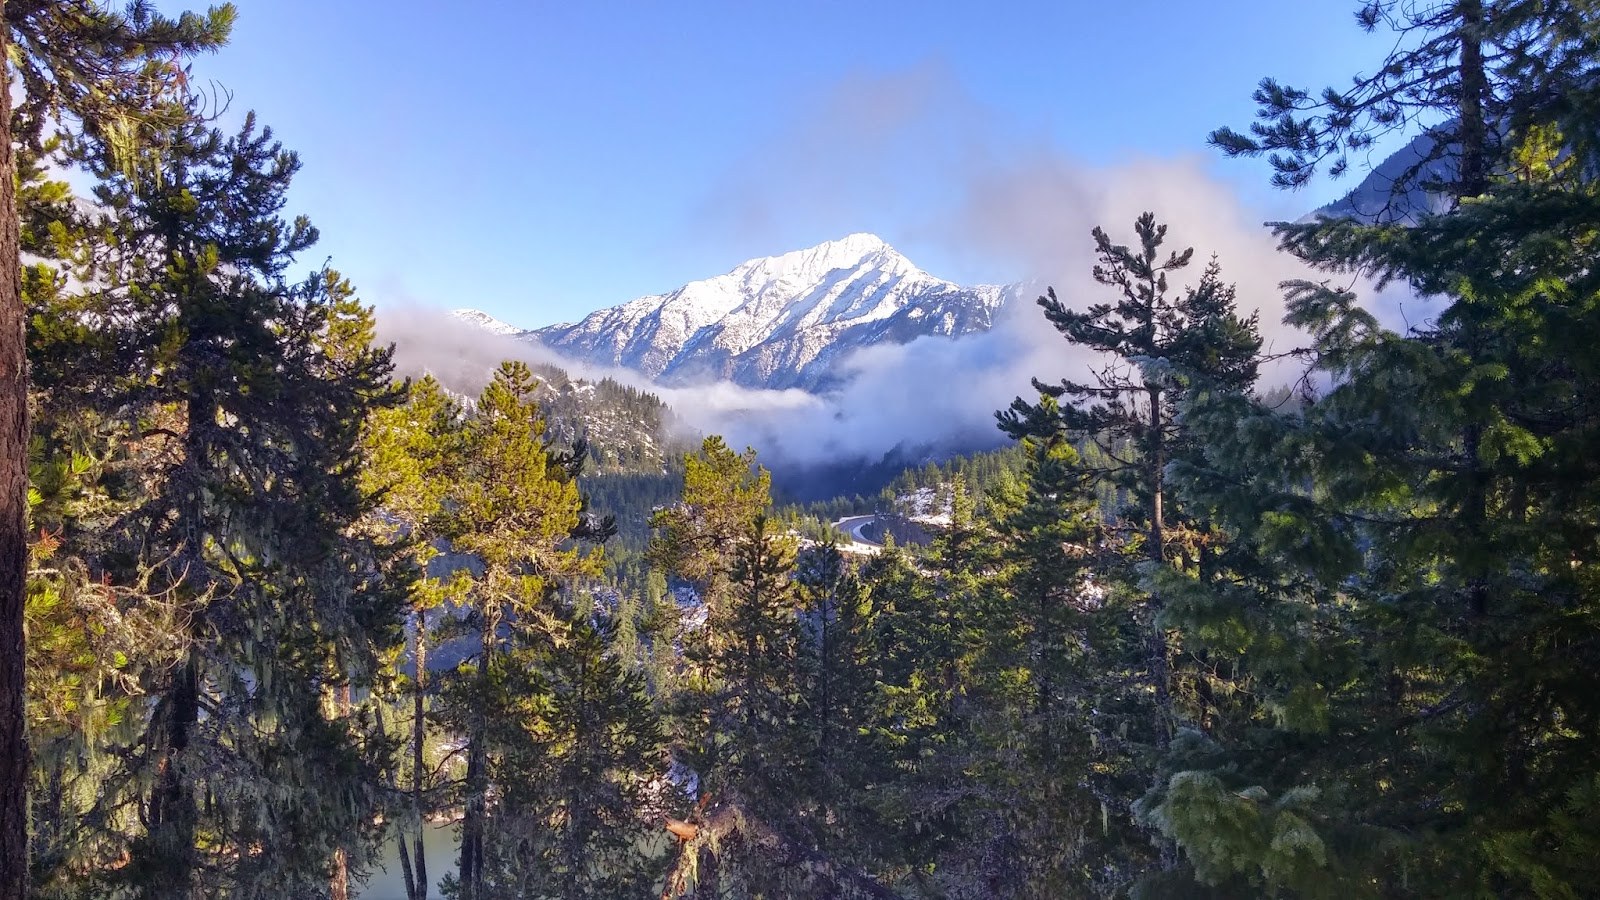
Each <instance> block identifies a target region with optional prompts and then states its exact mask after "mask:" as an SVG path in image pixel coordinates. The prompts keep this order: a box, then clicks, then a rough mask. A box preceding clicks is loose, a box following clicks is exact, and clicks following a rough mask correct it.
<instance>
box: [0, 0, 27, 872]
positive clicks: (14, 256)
mask: <svg viewBox="0 0 1600 900" xmlns="http://www.w3.org/2000/svg"><path fill="white" fill-rule="evenodd" d="M5 12H6V10H5V4H4V0H0V50H4V49H8V46H9V40H8V36H9V34H10V29H9V27H8V26H7V24H6V20H5ZM6 59H7V55H6V54H0V66H3V67H4V68H0V73H3V74H4V79H3V81H4V85H3V89H0V898H20V897H23V896H25V895H26V894H27V888H28V768H29V761H28V734H27V721H26V717H25V713H26V698H27V648H26V646H25V644H24V640H23V634H22V601H23V591H24V589H25V586H26V577H27V566H28V538H27V518H26V517H27V497H28V464H27V463H28V352H27V345H26V341H25V340H24V337H23V335H24V331H23V321H24V317H23V310H22V276H21V272H20V267H21V257H20V252H21V248H20V242H21V238H20V235H19V225H18V222H17V193H16V186H15V184H14V173H15V171H16V162H15V160H14V159H13V157H12V152H11V71H10V65H9V64H8V63H6V61H5V60H6Z"/></svg>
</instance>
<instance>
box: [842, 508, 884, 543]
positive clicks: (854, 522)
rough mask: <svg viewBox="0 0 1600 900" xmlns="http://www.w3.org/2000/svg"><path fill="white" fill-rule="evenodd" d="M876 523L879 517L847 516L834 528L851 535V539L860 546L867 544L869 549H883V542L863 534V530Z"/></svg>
mask: <svg viewBox="0 0 1600 900" xmlns="http://www.w3.org/2000/svg"><path fill="white" fill-rule="evenodd" d="M876 521H878V517H877V516H875V515H874V516H846V517H845V518H843V519H840V520H839V521H837V522H835V523H833V527H835V528H837V529H839V530H840V531H842V532H844V533H845V534H848V535H850V539H851V540H852V541H855V542H856V543H858V544H866V545H867V546H869V547H882V546H883V544H882V543H881V542H879V541H875V540H873V539H871V538H869V537H867V536H866V535H864V534H862V533H861V529H863V528H865V527H867V526H868V525H871V524H873V523H874V522H876Z"/></svg>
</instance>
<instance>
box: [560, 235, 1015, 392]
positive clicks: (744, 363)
mask: <svg viewBox="0 0 1600 900" xmlns="http://www.w3.org/2000/svg"><path fill="white" fill-rule="evenodd" d="M1001 301H1002V298H1001V289H1000V288H997V287H974V288H963V287H961V286H959V285H956V284H952V283H950V282H948V281H943V280H941V279H938V278H935V277H933V276H932V275H929V274H928V273H926V272H924V271H922V270H921V269H919V268H917V267H916V266H915V265H913V264H912V262H911V261H910V260H909V259H907V258H906V257H904V256H902V255H901V254H900V253H899V252H898V251H896V250H895V249H894V248H893V247H891V246H889V245H888V244H887V243H885V242H884V240H883V239H882V238H880V237H878V236H877V235H874V234H867V233H857V234H851V235H846V236H845V237H842V238H839V239H838V240H832V241H827V242H825V243H822V244H818V245H817V246H815V247H808V248H806V249H803V250H793V251H790V252H788V253H783V254H779V255H777V256H765V257H760V258H758V259H752V260H748V261H746V262H743V263H741V264H739V265H738V266H735V267H734V268H733V269H732V270H731V271H729V272H726V273H724V274H722V275H717V276H714V277H711V278H706V279H702V280H700V281H692V282H690V283H688V284H686V285H684V286H683V287H681V288H678V289H677V290H675V291H671V292H668V293H665V294H655V295H651V296H648V297H640V298H638V299H637V300H633V301H630V302H628V303H625V304H622V305H620V306H614V307H611V308H610V309H603V310H600V311H598V312H595V313H592V314H590V315H589V316H587V317H586V318H584V320H583V321H581V322H578V323H576V324H561V325H552V326H549V327H548V328H541V329H538V330H537V331H534V332H531V333H530V334H531V336H532V337H534V338H536V339H537V340H539V341H541V342H542V343H544V344H546V345H548V346H551V347H554V348H556V349H558V350H561V351H562V352H565V353H568V354H571V355H575V356H578V357H579V358H583V359H587V360H590V361H593V362H596V363H600V364H604V365H620V366H626V367H628V368H632V369H636V370H638V371H640V372H643V373H645V374H646V375H649V376H651V377H653V378H660V379H662V380H664V381H667V382H677V383H682V382H690V381H698V380H706V379H719V378H721V379H731V380H733V381H736V382H738V383H740V384H744V385H749V386H760V387H794V386H802V387H807V388H819V387H823V386H826V385H827V384H828V383H829V381H830V379H831V378H832V376H833V374H834V373H833V367H834V364H835V363H836V362H838V361H839V360H841V359H842V358H843V357H844V356H845V355H847V354H848V353H849V351H850V350H852V349H855V348H859V347H863V346H867V345H870V344H876V343H883V342H889V343H905V342H906V341H909V340H912V339H914V338H917V337H922V336H929V335H939V336H944V337H954V336H956V335H960V334H965V333H968V332H972V331H982V330H984V329H987V328H988V327H989V326H990V324H991V323H992V321H993V314H994V312H995V310H996V309H998V307H999V305H1000V303H1001Z"/></svg>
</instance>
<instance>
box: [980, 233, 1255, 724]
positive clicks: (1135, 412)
mask: <svg viewBox="0 0 1600 900" xmlns="http://www.w3.org/2000/svg"><path fill="white" fill-rule="evenodd" d="M1134 232H1135V234H1136V235H1137V236H1138V238H1139V244H1138V246H1137V247H1132V248H1130V247H1128V246H1125V245H1121V244H1113V243H1112V241H1111V239H1110V237H1109V236H1107V234H1106V233H1105V231H1103V230H1101V229H1100V228H1095V229H1094V233H1093V234H1094V240H1095V249H1096V253H1097V256H1098V259H1099V263H1098V264H1097V265H1096V266H1095V267H1094V278H1095V280H1096V281H1097V282H1099V283H1100V284H1102V285H1105V286H1107V287H1110V288H1113V289H1114V290H1115V291H1116V292H1117V294H1118V295H1119V298H1118V300H1117V301H1116V303H1115V304H1114V305H1113V304H1111V303H1097V304H1094V305H1092V306H1090V307H1089V308H1088V309H1087V310H1085V311H1083V312H1078V311H1075V310H1073V309H1071V308H1069V307H1068V306H1067V305H1066V304H1064V303H1063V302H1062V301H1061V300H1060V299H1059V298H1058V297H1056V294H1055V291H1054V289H1051V290H1050V291H1049V292H1048V293H1047V294H1046V295H1045V296H1043V297H1040V298H1039V305H1040V306H1041V307H1042V308H1043V309H1044V313H1045V317H1046V318H1047V319H1049V321H1050V323H1051V324H1052V325H1054V326H1055V328H1056V329H1057V330H1058V331H1060V332H1061V334H1062V336H1063V337H1065V338H1066V339H1067V340H1068V341H1070V342H1071V343H1074V344H1077V345H1080V346H1083V347H1087V348H1089V349H1091V350H1096V351H1099V352H1100V353H1102V354H1104V355H1105V356H1106V357H1107V360H1106V364H1105V366H1104V367H1103V368H1101V369H1100V370H1098V371H1097V372H1096V373H1095V378H1094V382H1093V383H1084V382H1075V381H1071V380H1067V379H1064V380H1062V381H1061V383H1060V384H1058V385H1046V384H1042V383H1039V382H1038V381H1035V386H1036V387H1037V388H1038V389H1039V391H1040V392H1041V394H1043V395H1044V396H1045V397H1046V398H1048V399H1049V400H1050V403H1049V404H1048V405H1047V404H1045V403H1043V402H1041V403H1028V402H1026V401H1024V400H1022V399H1021V398H1018V399H1017V400H1015V401H1013V403H1012V404H1011V408H1010V409H1008V410H1004V411H1002V412H1001V413H999V414H998V415H999V420H1000V428H1001V430H1002V431H1004V432H1006V433H1007V434H1009V435H1011V436H1012V437H1014V438H1018V439H1020V438H1024V437H1029V436H1031V437H1034V438H1038V439H1041V440H1060V439H1061V435H1062V434H1063V433H1064V434H1066V435H1084V436H1089V437H1091V438H1092V439H1093V440H1094V441H1095V442H1096V443H1097V444H1098V445H1099V448H1100V450H1101V451H1102V452H1103V453H1104V454H1105V455H1106V456H1107V457H1109V458H1110V459H1111V460H1113V461H1114V465H1113V468H1112V469H1111V471H1110V472H1109V473H1108V474H1109V475H1111V476H1112V479H1113V481H1114V482H1115V483H1116V484H1117V485H1118V486H1120V487H1122V488H1124V489H1126V490H1128V491H1130V492H1131V493H1132V494H1133V495H1134V496H1135V497H1136V498H1137V501H1138V507H1137V510H1136V512H1135V514H1136V516H1137V521H1138V523H1139V525H1140V526H1142V531H1143V533H1144V540H1145V544H1144V547H1145V553H1146V556H1147V557H1148V559H1149V560H1150V561H1151V562H1153V563H1155V564H1156V566H1157V567H1158V568H1159V567H1164V566H1167V565H1170V564H1173V563H1174V562H1180V561H1179V560H1175V559H1174V558H1173V553H1174V551H1175V550H1177V549H1178V547H1176V546H1175V545H1174V544H1173V543H1172V534H1171V531H1172V525H1173V524H1175V522H1174V521H1169V519H1174V518H1175V519H1182V518H1183V517H1182V516H1181V515H1179V516H1177V517H1174V516H1173V513H1174V511H1173V510H1171V509H1170V508H1169V507H1170V505H1171V504H1170V503H1169V498H1168V491H1167V489H1166V483H1165V480H1166V471H1167V466H1168V464H1169V463H1171V462H1172V460H1173V459H1174V457H1175V456H1177V455H1179V454H1181V453H1182V452H1183V451H1184V435H1183V431H1182V428H1181V426H1180V424H1179V422H1178V419H1177V415H1176V413H1177V404H1178V401H1179V399H1180V398H1181V397H1182V395H1183V393H1184V391H1185V390H1187V389H1189V388H1190V387H1191V386H1194V385H1206V386H1209V387H1213V388H1217V389H1223V390H1240V389H1243V388H1246V387H1248V386H1249V385H1250V384H1252V383H1253V382H1254V381H1255V376H1256V367H1257V363H1258V360H1257V353H1258V351H1259V350H1260V347H1261V338H1260V335H1259V334H1258V332H1257V327H1256V319H1255V316H1254V315H1251V316H1250V317H1248V318H1241V317H1240V316H1239V315H1238V314H1237V311H1236V308H1235V307H1236V296H1235V290H1234V288H1233V286H1232V285H1229V284H1227V283H1225V282H1224V281H1223V280H1222V274H1221V268H1220V266H1219V265H1218V264H1217V262H1216V261H1215V260H1212V262H1211V263H1210V264H1209V265H1207V267H1206V269H1205V271H1204V273H1203V274H1202V275H1201V278H1200V281H1199V282H1198V283H1197V284H1195V285H1194V286H1192V287H1189V288H1186V289H1184V290H1182V291H1179V292H1175V291H1173V290H1172V288H1171V287H1170V285H1169V283H1168V275H1169V274H1171V273H1173V272H1177V271H1179V270H1182V269H1183V268H1185V267H1186V266H1188V265H1189V263H1190V261H1191V260H1192V259H1193V256H1194V251H1193V249H1192V248H1190V249H1185V250H1183V251H1182V252H1169V253H1168V254H1167V255H1166V257H1165V258H1163V257H1162V255H1161V250H1162V245H1163V244H1164V243H1165V241H1166V232H1167V228H1166V226H1165V225H1159V224H1157V223H1156V220H1155V216H1154V214H1152V213H1144V214H1143V215H1141V216H1140V217H1139V218H1138V219H1137V220H1136V221H1135V223H1134ZM1062 399H1065V400H1066V401H1067V402H1065V403H1059V404H1058V403H1057V402H1056V401H1059V400H1062ZM1191 543H1193V542H1192V541H1191ZM1184 549H1185V550H1186V551H1187V550H1188V549H1189V548H1184ZM1150 603H1151V607H1152V611H1153V613H1154V614H1155V616H1156V617H1159V615H1160V611H1161V606H1162V600H1161V597H1160V594H1159V593H1155V594H1152V595H1151V597H1150ZM1169 655H1170V649H1169V647H1168V646H1167V638H1166V635H1165V634H1164V633H1162V632H1161V631H1160V630H1159V628H1158V629H1157V630H1156V631H1155V632H1153V633H1152V634H1151V635H1150V637H1149V651H1148V660H1149V672H1150V680H1151V684H1152V685H1153V687H1154V689H1155V694H1156V703H1157V707H1158V710H1159V713H1158V714H1159V716H1160V719H1161V722H1160V723H1159V725H1158V727H1159V728H1161V729H1163V730H1165V731H1167V732H1168V733H1169V734H1170V732H1171V729H1172V727H1173V724H1172V716H1173V712H1172V709H1171V701H1170V699H1169V695H1170V692H1171V689H1172V682H1171V674H1170V672H1169V666H1170V663H1169Z"/></svg>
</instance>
